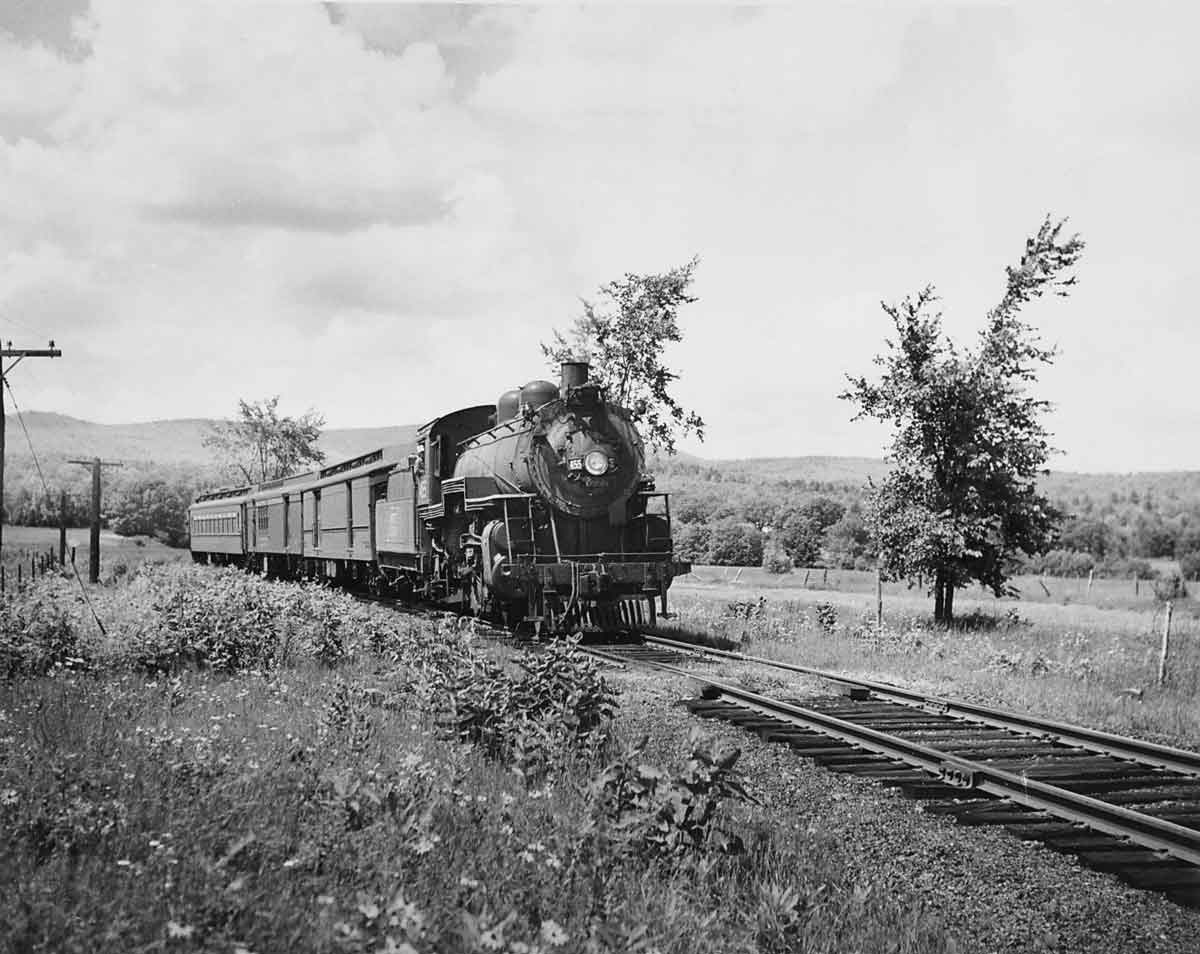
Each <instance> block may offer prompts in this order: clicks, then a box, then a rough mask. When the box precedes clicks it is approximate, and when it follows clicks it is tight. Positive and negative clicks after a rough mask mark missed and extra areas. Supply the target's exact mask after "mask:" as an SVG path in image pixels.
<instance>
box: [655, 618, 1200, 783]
mask: <svg viewBox="0 0 1200 954" xmlns="http://www.w3.org/2000/svg"><path fill="white" fill-rule="evenodd" d="M645 639H646V642H648V643H654V644H656V645H661V646H665V647H668V648H670V649H682V650H687V651H690V652H694V653H702V654H705V655H712V656H720V657H722V658H725V659H734V660H738V661H740V662H750V663H756V664H763V665H767V666H772V667H774V668H776V669H786V670H790V671H791V672H798V673H801V674H803V675H806V676H816V677H818V678H820V679H827V680H829V681H831V682H836V683H841V684H843V685H847V686H854V687H859V688H863V689H867V690H869V691H870V692H872V693H874V694H875V695H876V696H878V697H879V698H881V699H887V700H889V701H891V702H898V703H901V704H902V705H907V706H919V707H921V708H924V709H926V710H928V711H930V712H935V713H937V714H940V715H952V716H959V717H960V718H964V719H969V720H971V721H973V722H979V723H982V724H984V725H990V726H994V727H995V728H998V729H1009V730H1011V731H1014V732H1020V733H1022V734H1025V735H1033V736H1036V737H1037V738H1040V739H1046V740H1048V741H1053V742H1061V743H1064V744H1066V745H1073V746H1078V747H1081V748H1087V749H1091V750H1092V751H1095V752H1098V753H1101V754H1103V755H1111V756H1114V757H1116V758H1121V759H1128V760H1130V761H1134V762H1141V763H1142V764H1144V765H1152V766H1154V767H1156V768H1162V769H1167V770H1169V771H1172V772H1179V773H1181V774H1183V775H1196V776H1200V753H1197V752H1189V751H1187V750H1186V749H1176V748H1172V747H1171V746H1167V745H1159V744H1157V743H1155V742H1145V741H1143V740H1141V739H1131V738H1129V737H1127V736H1123V735H1114V734H1113V733H1111V732H1103V731H1101V730H1099V729H1088V728H1085V727H1083V726H1076V725H1069V724H1067V723H1065V722H1056V721H1054V720H1052V719H1043V718H1039V717H1038V716H1031V715H1026V714H1024V713H1021V712H1013V711H1011V710H1008V709H995V708H992V707H990V706H980V705H975V704H974V703H970V702H960V701H958V700H955V699H946V698H944V697H941V696H930V695H925V694H924V693H920V692H915V691H913V690H910V689H903V688H901V687H900V686H892V685H889V684H887V683H883V682H873V681H871V680H869V679H856V678H854V677H852V676H844V675H841V674H840V673H835V672H830V671H828V670H825V669H815V668H813V667H811V666H799V665H795V664H793V663H785V662H780V661H779V660H776V659H767V658H766V657H763V656H752V655H749V654H747V653H738V652H731V651H730V650H726V649H715V648H713V647H711V646H700V645H697V644H695V643H685V642H682V641H679V640H674V639H667V638H665V637H662V636H647V637H645Z"/></svg>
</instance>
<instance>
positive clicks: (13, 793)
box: [0, 788, 21, 808]
mask: <svg viewBox="0 0 1200 954" xmlns="http://www.w3.org/2000/svg"><path fill="white" fill-rule="evenodd" d="M20 800H21V796H20V795H18V794H17V790H16V789H15V788H6V789H5V790H4V791H3V792H0V805H3V806H4V807H5V808H9V807H11V806H13V805H15V804H17V802H19V801H20Z"/></svg>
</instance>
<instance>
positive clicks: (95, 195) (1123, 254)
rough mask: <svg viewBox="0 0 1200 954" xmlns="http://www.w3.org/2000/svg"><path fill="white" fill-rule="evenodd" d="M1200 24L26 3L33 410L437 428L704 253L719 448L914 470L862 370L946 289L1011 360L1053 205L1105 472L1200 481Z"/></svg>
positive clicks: (704, 353)
mask: <svg viewBox="0 0 1200 954" xmlns="http://www.w3.org/2000/svg"><path fill="white" fill-rule="evenodd" d="M1198 11H1200V7H1198V6H1197V5H1195V4H1184V3H1172V4H1164V5H1161V6H1155V5H1153V4H1150V3H1145V2H1142V3H1136V4H1135V3H1125V4H1109V5H1106V4H1101V3H1097V2H1079V3H1075V4H1065V3H1064V4H1047V3H1042V2H1036V3H1035V2H1030V3H1026V4H1018V5H1010V6H1000V5H991V4H984V3H963V4H957V5H952V4H946V3H932V4H909V3H887V4H883V3H879V4H863V5H858V6H847V5H834V4H817V5H811V6H788V7H782V6H777V7H748V6H718V5H712V4H709V5H704V6H684V5H678V4H669V5H663V4H660V5H655V6H646V7H633V6H620V7H614V6H612V5H593V6H581V7H574V8H561V7H557V6H556V7H532V6H529V7H522V6H466V5H457V6H434V5H399V6H382V5H341V4H338V5H329V6H325V7H322V6H315V5H296V4H286V5H284V4H262V5H259V4H245V3H238V4H235V3H220V4H200V3H188V4H182V3H166V2H156V3H153V4H151V3H147V4H145V5H142V4H138V3H135V2H131V0H93V2H91V3H90V4H89V3H87V2H86V0H83V2H79V0H0V336H2V337H3V338H4V339H9V338H11V339H12V340H13V341H14V343H16V344H17V345H18V346H21V345H24V346H38V345H43V344H44V341H45V339H47V338H49V337H53V338H55V339H56V341H57V342H58V344H59V345H60V347H62V349H63V351H64V358H63V359H61V360H57V361H53V362H51V361H45V360H39V361H27V362H25V363H24V364H23V365H22V366H21V368H20V369H19V370H18V371H16V372H15V373H14V375H13V379H12V384H13V387H14V390H15V392H16V395H17V399H18V401H20V402H21V404H22V406H23V407H25V408H31V409H39V410H53V411H60V412H62V413H66V414H71V415H74V416H77V417H82V418H87V419H90V420H97V421H102V422H106V423H119V422H127V421H134V420H151V419H159V418H170V417H199V416H205V417H207V416H224V415H228V414H230V413H231V412H232V411H233V409H234V407H235V405H236V401H237V399H238V398H239V397H247V398H255V397H265V396H268V395H272V394H276V393H279V394H281V395H282V405H283V407H284V409H285V410H287V411H289V412H300V411H303V410H305V409H306V408H308V407H314V408H316V409H318V410H319V411H321V412H323V413H324V414H325V416H326V418H327V420H328V422H329V424H330V425H336V426H353V425H380V424H400V423H415V422H418V421H423V420H426V419H428V418H430V417H432V416H434V415H435V414H437V413H439V412H441V411H445V410H448V409H450V408H453V407H457V406H463V405H467V404H475V403H482V402H486V401H491V400H494V397H495V395H496V394H497V393H499V392H500V391H501V390H503V389H505V388H507V387H509V386H512V385H514V384H519V383H521V382H522V381H524V380H528V379H530V378H533V377H542V376H546V373H547V372H546V370H545V366H544V363H543V360H542V358H541V354H540V351H539V349H538V342H539V341H541V340H545V339H547V338H548V337H549V335H550V331H551V329H552V328H554V327H556V326H558V327H565V326H566V325H568V324H569V323H570V321H571V320H572V319H573V318H574V317H575V316H576V315H577V314H578V313H579V298H580V297H581V296H583V297H588V296H592V295H594V293H595V290H596V288H597V286H599V285H600V284H602V283H604V282H606V281H608V280H610V279H613V278H616V277H619V276H620V275H621V274H622V273H624V272H626V271H633V272H652V271H661V270H665V269H667V268H670V267H672V266H675V265H679V264H682V263H683V262H685V261H687V260H688V259H689V258H690V257H691V256H693V255H699V256H700V259H701V263H700V266H699V268H698V271H697V278H696V282H695V289H694V290H695V292H696V294H698V295H699V297H700V301H699V302H697V303H696V304H694V305H690V306H687V307H686V309H685V310H684V312H683V313H682V314H681V322H682V325H683V328H684V331H685V335H686V338H685V341H684V342H683V343H682V344H681V345H678V346H676V347H675V348H674V350H673V351H671V352H670V353H669V355H668V359H669V362H670V363H671V364H672V365H673V366H674V367H676V368H678V369H679V370H680V372H681V374H682V377H681V379H680V381H679V382H678V388H677V391H678V396H679V398H680V400H681V401H682V402H683V403H684V404H685V405H687V406H689V407H694V408H695V409H696V410H697V411H698V412H699V413H700V414H701V415H702V416H703V417H704V418H705V420H706V421H707V423H708V440H707V442H706V443H705V444H703V445H699V444H697V443H695V442H693V441H685V442H683V444H682V445H681V447H682V449H684V450H688V451H691V452H694V453H699V454H701V455H703V456H706V457H742V456H785V455H786V456H791V455H806V454H863V455H878V454H879V453H880V451H881V448H882V444H883V441H884V438H885V436H886V434H885V432H884V431H882V430H880V429H879V428H877V427H875V426H872V425H869V424H863V423H851V422H850V413H851V409H850V407H849V406H848V405H846V404H845V403H844V402H841V401H838V400H837V397H836V395H837V393H838V392H839V391H840V390H841V389H842V387H843V384H844V375H845V374H846V373H848V372H850V373H864V372H869V371H870V370H871V358H872V356H873V355H874V354H876V353H877V352H878V351H879V350H880V349H881V348H882V344H883V339H884V337H885V336H886V334H887V332H888V325H887V321H886V317H885V316H884V314H883V313H882V311H881V310H880V308H879V301H880V300H881V299H886V300H889V301H894V300H897V299H899V298H901V297H903V296H904V295H905V294H908V293H911V292H914V291H916V290H917V289H918V288H920V287H921V286H922V285H923V284H925V283H927V282H932V283H934V284H935V285H936V286H937V287H938V289H939V291H940V293H941V295H942V298H943V301H942V307H943V309H944V311H945V321H946V325H947V327H948V328H949V329H951V330H952V331H953V332H954V333H955V334H956V335H959V336H962V337H964V338H966V337H969V336H972V335H973V334H974V333H975V331H976V329H977V328H978V327H979V325H980V323H981V321H982V319H983V315H984V313H985V312H986V310H987V309H988V307H989V306H990V305H992V304H993V303H995V301H996V300H997V299H998V298H999V296H1000V294H1001V291H1002V288H1003V280H1004V272H1003V267H1004V265H1005V264H1006V263H1007V262H1009V261H1012V260H1013V259H1014V258H1015V257H1016V256H1017V255H1018V254H1019V252H1020V250H1021V248H1022V247H1023V242H1024V238H1025V236H1026V235H1027V234H1029V233H1030V232H1031V231H1033V230H1034V229H1036V227H1037V225H1038V224H1039V223H1040V221H1041V220H1042V218H1043V217H1044V216H1045V215H1046V214H1047V213H1051V214H1053V215H1055V216H1069V217H1070V228H1071V229H1072V230H1075V231H1078V232H1079V233H1080V234H1081V235H1082V236H1083V238H1084V239H1085V240H1086V241H1087V243H1088V247H1087V251H1086V252H1085V256H1084V259H1083V262H1082V264H1081V267H1080V270H1079V277H1080V284H1079V287H1078V291H1077V293H1076V294H1075V295H1074V297H1072V298H1070V299H1066V300H1063V299H1058V298H1055V299H1053V300H1051V301H1049V302H1046V303H1044V304H1039V305H1038V307H1036V308H1034V309H1031V310H1030V312H1029V316H1028V317H1029V318H1030V319H1031V320H1033V321H1034V322H1035V323H1036V324H1037V325H1038V327H1040V328H1041V329H1042V331H1043V333H1044V335H1045V337H1046V339H1047V340H1048V341H1050V342H1053V343H1056V344H1057V345H1058V346H1059V347H1060V348H1061V356H1060V358H1059V360H1058V362H1057V364H1056V366H1055V367H1054V368H1053V369H1052V370H1050V371H1048V372H1047V373H1045V374H1044V375H1043V378H1042V381H1041V384H1040V387H1039V391H1040V393H1041V395H1042V396H1044V397H1046V398H1049V399H1050V400H1052V401H1054V402H1055V404H1056V410H1055V412H1054V414H1053V416H1052V417H1051V419H1050V426H1051V429H1052V430H1053V431H1054V433H1055V439H1056V442H1057V446H1058V447H1059V448H1060V449H1061V450H1062V451H1063V452H1064V453H1063V454H1062V455H1061V456H1059V457H1057V458H1056V459H1055V460H1054V462H1053V466H1055V467H1056V468H1057V469H1070V470H1100V469H1103V470H1144V469H1167V468H1200V348H1198V345H1200V329H1198V323H1197V314H1196V312H1197V308H1196V305H1195V301H1196V294H1197V288H1198V281H1197V279H1198V278H1200V275H1198V274H1197V271H1198V269H1197V264H1196V262H1197V252H1198V249H1197V245H1198V243H1197V230H1198V228H1200V215H1198V210H1200V201H1198V200H1200V163H1198V161H1197V160H1198V159H1200V148H1198V147H1200V105H1198V104H1200V89H1198V86H1200V82H1198V78H1200V66H1198V65H1197V62H1198V59H1200V58H1198V57H1197V56H1196V52H1195V40H1196V37H1197V35H1200V23H1198V22H1197V20H1200V16H1197V12H1198Z"/></svg>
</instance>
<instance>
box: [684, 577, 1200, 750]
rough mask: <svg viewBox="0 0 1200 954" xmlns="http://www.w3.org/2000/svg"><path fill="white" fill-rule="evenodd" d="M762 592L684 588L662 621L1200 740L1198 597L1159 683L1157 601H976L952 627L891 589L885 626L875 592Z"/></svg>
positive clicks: (1178, 629)
mask: <svg viewBox="0 0 1200 954" xmlns="http://www.w3.org/2000/svg"><path fill="white" fill-rule="evenodd" d="M755 593H756V591H755V590H754V589H753V588H748V592H747V591H739V599H738V600H729V599H726V598H724V596H723V595H722V596H718V595H716V594H713V593H711V592H706V591H704V590H702V589H699V588H694V589H690V590H686V589H683V588H680V590H677V591H675V592H674V603H675V609H676V611H677V612H678V613H679V618H678V619H676V620H674V621H672V622H670V623H667V624H665V625H664V630H665V632H666V633H667V634H670V633H675V634H678V635H681V636H684V637H685V638H686V637H692V638H695V637H697V636H701V637H703V638H706V639H709V640H712V639H716V640H718V641H720V643H721V644H724V645H728V646H732V647H738V648H740V647H744V648H746V649H747V651H750V652H753V653H755V654H758V655H764V656H769V657H771V658H776V659H779V660H781V661H785V662H793V663H799V664H803V665H807V666H812V667H815V668H820V669H830V670H833V671H838V672H843V673H846V674H859V675H863V676H869V677H872V678H877V679H879V680H881V681H885V682H886V681H891V682H899V683H902V684H905V685H911V686H914V687H916V688H919V689H922V690H925V691H928V692H934V693H938V694H942V695H948V696H954V697H959V698H968V699H974V700H978V701H984V702H989V703H992V704H998V705H1003V706H1008V707H1015V708H1018V709H1023V710H1028V711H1030V712H1034V713H1037V714H1039V715H1042V716H1046V717H1050V718H1058V719H1062V720H1065V721H1069V722H1076V723H1080V724H1084V725H1092V726H1095V727H1097V728H1103V729H1108V730H1110V731H1116V732H1124V733H1129V734H1134V735H1140V736H1145V737H1149V738H1155V739H1162V740H1170V741H1174V742H1176V743H1181V744H1189V745H1200V618H1198V614H1197V612H1196V610H1195V608H1194V607H1193V605H1192V604H1188V603H1185V604H1182V605H1181V606H1180V607H1178V608H1177V609H1176V612H1175V614H1174V618H1173V622H1172V644H1171V656H1170V660H1169V666H1168V672H1167V680H1166V682H1165V684H1164V685H1162V686H1159V685H1157V674H1158V665H1159V651H1160V645H1161V628H1162V625H1163V622H1164V618H1163V615H1162V612H1161V610H1159V611H1158V612H1155V611H1154V609H1149V611H1147V612H1134V611H1132V610H1120V609H1111V610H1103V609H1098V608H1095V607H1079V606H1070V607H1065V606H1055V605H1048V604H1040V605H1039V604H1029V605H1021V606H1020V609H1019V610H1018V609H1017V608H1016V607H1013V606H1011V605H1010V606H1009V607H1008V608H1007V609H1006V610H1005V611H1004V614H1003V615H997V616H992V615H991V613H990V612H988V611H985V610H984V609H983V608H982V606H981V605H979V604H976V605H975V606H974V607H971V606H970V605H969V604H968V612H967V614H966V615H965V616H963V618H961V619H960V621H959V623H958V625H957V626H955V627H952V628H950V629H946V628H943V627H939V626H935V625H933V623H932V621H931V620H930V619H929V617H928V616H927V615H925V614H924V613H922V612H921V611H920V610H921V609H923V608H924V607H923V605H922V603H921V602H920V601H919V598H918V597H916V596H913V597H909V598H908V599H907V600H899V599H890V600H887V601H886V605H887V606H888V608H889V609H888V611H886V612H885V616H884V625H883V627H882V628H880V627H878V626H877V624H876V620H875V608H874V599H873V595H872V596H867V595H865V594H846V593H836V594H835V593H829V592H821V593H812V594H801V593H799V592H797V591H795V590H783V589H774V590H762V591H761V592H758V593H757V595H754V594H755ZM756 600H761V602H756ZM897 604H899V606H898V605H897ZM972 610H973V612H972ZM926 612H927V610H926ZM1026 614H1028V615H1026Z"/></svg>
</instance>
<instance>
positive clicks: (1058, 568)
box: [1029, 550, 1096, 577]
mask: <svg viewBox="0 0 1200 954" xmlns="http://www.w3.org/2000/svg"><path fill="white" fill-rule="evenodd" d="M1095 566H1096V560H1095V558H1094V557H1093V556H1092V555H1091V554H1090V553H1085V552H1083V551H1082V550H1050V551H1049V552H1048V553H1044V554H1042V555H1041V556H1039V557H1034V558H1033V559H1031V560H1030V562H1029V571H1030V572H1031V573H1046V574H1049V575H1050V576H1063V577H1079V576H1087V575H1088V573H1089V572H1091V571H1092V570H1093V569H1094V568H1095Z"/></svg>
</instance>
